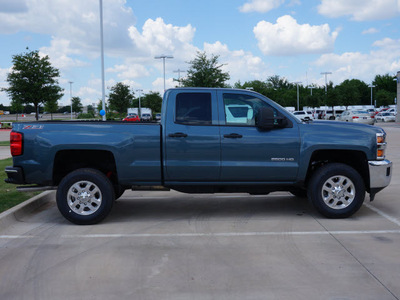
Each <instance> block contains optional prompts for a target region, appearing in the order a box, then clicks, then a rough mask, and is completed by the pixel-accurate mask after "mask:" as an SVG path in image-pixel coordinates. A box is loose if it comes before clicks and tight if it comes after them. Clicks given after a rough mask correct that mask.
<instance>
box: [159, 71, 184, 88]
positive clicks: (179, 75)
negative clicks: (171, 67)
mask: <svg viewBox="0 0 400 300" xmlns="http://www.w3.org/2000/svg"><path fill="white" fill-rule="evenodd" d="M181 72H186V71H185V70H181V69H178V70H175V71H174V73H178V86H181ZM164 89H165V87H164Z"/></svg>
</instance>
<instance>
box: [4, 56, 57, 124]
mask: <svg viewBox="0 0 400 300" xmlns="http://www.w3.org/2000/svg"><path fill="white" fill-rule="evenodd" d="M27 50H28V49H27ZM12 62H13V67H12V70H11V72H10V73H8V74H7V79H6V80H7V82H8V84H9V87H8V88H3V89H2V90H3V91H5V92H7V94H8V95H9V96H10V98H11V100H12V101H14V102H15V103H20V104H33V106H34V108H35V112H36V120H38V117H39V116H38V110H37V108H38V106H39V105H40V104H42V103H43V104H44V103H46V102H47V101H57V100H59V99H60V98H61V97H62V96H63V93H62V91H63V89H62V88H61V87H60V86H59V85H58V80H57V78H58V77H60V72H59V70H58V69H56V68H54V67H52V66H51V63H50V60H49V57H48V56H47V55H46V56H44V57H40V55H39V51H30V52H26V53H22V54H18V55H13V57H12Z"/></svg>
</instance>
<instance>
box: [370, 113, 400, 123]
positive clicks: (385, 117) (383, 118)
mask: <svg viewBox="0 0 400 300" xmlns="http://www.w3.org/2000/svg"><path fill="white" fill-rule="evenodd" d="M375 120H376V122H396V116H395V115H394V114H391V113H388V112H380V113H378V114H377V115H376V116H375Z"/></svg>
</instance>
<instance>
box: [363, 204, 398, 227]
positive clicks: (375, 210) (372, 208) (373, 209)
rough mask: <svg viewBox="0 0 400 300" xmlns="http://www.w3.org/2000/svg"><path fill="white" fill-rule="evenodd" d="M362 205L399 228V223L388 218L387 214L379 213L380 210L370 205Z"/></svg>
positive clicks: (394, 219) (392, 218)
mask: <svg viewBox="0 0 400 300" xmlns="http://www.w3.org/2000/svg"><path fill="white" fill-rule="evenodd" d="M364 205H365V206H366V207H368V208H369V209H370V210H372V211H374V212H376V213H377V214H378V215H380V216H382V217H384V218H385V219H387V220H388V221H390V222H392V223H394V224H396V225H397V226H400V221H399V220H398V219H396V218H394V217H391V216H389V215H388V214H386V213H384V212H383V211H381V210H380V209H378V208H376V207H375V206H372V205H371V204H368V203H364Z"/></svg>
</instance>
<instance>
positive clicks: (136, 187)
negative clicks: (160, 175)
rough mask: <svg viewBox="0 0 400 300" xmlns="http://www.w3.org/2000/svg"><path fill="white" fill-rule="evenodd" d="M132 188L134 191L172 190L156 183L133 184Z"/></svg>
mask: <svg viewBox="0 0 400 300" xmlns="http://www.w3.org/2000/svg"><path fill="white" fill-rule="evenodd" d="M131 189H132V191H166V192H169V191H170V190H171V189H170V188H166V187H165V186H161V185H154V186H153V185H150V186H146V185H133V186H132V187H131Z"/></svg>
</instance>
